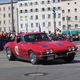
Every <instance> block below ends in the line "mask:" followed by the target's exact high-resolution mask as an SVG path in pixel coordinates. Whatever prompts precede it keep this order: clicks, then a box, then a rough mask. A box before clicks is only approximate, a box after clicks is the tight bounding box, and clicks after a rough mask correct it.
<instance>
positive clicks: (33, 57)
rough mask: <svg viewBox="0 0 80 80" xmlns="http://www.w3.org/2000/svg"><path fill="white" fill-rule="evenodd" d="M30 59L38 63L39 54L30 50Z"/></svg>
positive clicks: (33, 62)
mask: <svg viewBox="0 0 80 80" xmlns="http://www.w3.org/2000/svg"><path fill="white" fill-rule="evenodd" d="M29 60H30V62H31V63H32V64H38V61H39V60H38V57H37V55H36V54H35V53H34V52H33V51H30V52H29Z"/></svg>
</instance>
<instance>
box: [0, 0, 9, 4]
mask: <svg viewBox="0 0 80 80" xmlns="http://www.w3.org/2000/svg"><path fill="white" fill-rule="evenodd" d="M9 1H10V0H0V3H4V2H9Z"/></svg>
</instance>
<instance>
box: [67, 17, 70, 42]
mask: <svg viewBox="0 0 80 80" xmlns="http://www.w3.org/2000/svg"><path fill="white" fill-rule="evenodd" d="M68 21H69V17H68V16H67V31H68V38H69V40H70V30H69V22H68Z"/></svg>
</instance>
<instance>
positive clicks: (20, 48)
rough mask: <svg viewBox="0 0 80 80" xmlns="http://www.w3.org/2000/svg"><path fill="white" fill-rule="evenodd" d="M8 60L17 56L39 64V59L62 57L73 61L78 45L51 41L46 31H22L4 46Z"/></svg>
mask: <svg viewBox="0 0 80 80" xmlns="http://www.w3.org/2000/svg"><path fill="white" fill-rule="evenodd" d="M4 50H5V51H6V54H7V58H8V60H15V59H16V58H19V59H24V60H27V61H30V62H31V63H32V64H37V63H39V61H55V60H56V59H58V58H60V59H63V60H64V61H66V62H71V61H73V59H74V57H75V55H76V51H77V47H76V45H74V44H73V43H71V42H68V41H62V40H60V41H51V40H50V39H49V37H48V35H47V34H46V33H44V32H31V33H21V34H19V35H18V36H16V38H15V40H14V41H12V42H8V43H7V44H6V45H5V46H4Z"/></svg>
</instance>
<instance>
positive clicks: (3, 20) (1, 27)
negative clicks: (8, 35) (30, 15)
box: [0, 2, 17, 33]
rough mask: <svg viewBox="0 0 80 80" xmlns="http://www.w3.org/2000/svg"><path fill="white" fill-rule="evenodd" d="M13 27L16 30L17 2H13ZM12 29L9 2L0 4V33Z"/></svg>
mask: <svg viewBox="0 0 80 80" xmlns="http://www.w3.org/2000/svg"><path fill="white" fill-rule="evenodd" d="M13 17H14V28H15V31H16V32H17V3H16V2H14V3H13ZM2 31H3V32H11V31H12V10H11V3H1V4H0V33H1V32H2Z"/></svg>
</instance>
